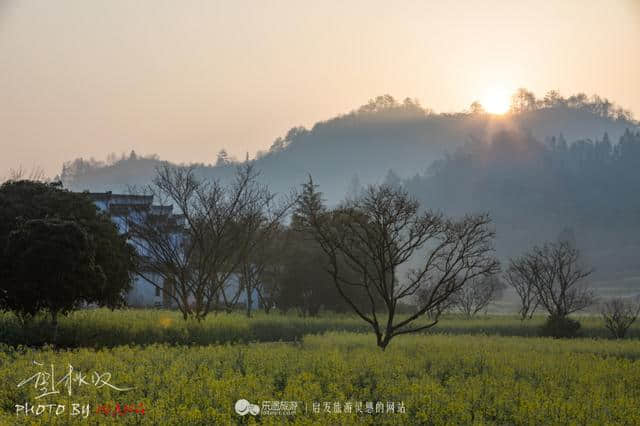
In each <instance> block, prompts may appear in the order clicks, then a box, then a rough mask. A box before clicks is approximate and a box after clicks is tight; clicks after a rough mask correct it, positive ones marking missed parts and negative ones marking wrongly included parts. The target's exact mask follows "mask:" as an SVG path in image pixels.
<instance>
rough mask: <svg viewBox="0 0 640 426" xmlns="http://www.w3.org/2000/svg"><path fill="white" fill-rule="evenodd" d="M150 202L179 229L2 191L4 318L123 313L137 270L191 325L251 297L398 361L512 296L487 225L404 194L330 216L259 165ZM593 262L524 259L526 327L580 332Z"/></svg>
mask: <svg viewBox="0 0 640 426" xmlns="http://www.w3.org/2000/svg"><path fill="white" fill-rule="evenodd" d="M144 192H146V193H150V194H151V195H153V196H154V198H156V199H157V200H158V201H160V202H162V203H166V202H171V203H172V204H173V205H174V206H175V207H176V208H177V210H179V212H180V216H179V218H176V217H175V216H170V215H155V214H148V213H145V211H144V210H140V211H133V212H132V214H131V215H129V219H128V222H127V224H126V229H127V233H126V234H125V235H119V234H118V232H117V228H116V227H115V226H114V224H113V223H112V222H111V220H110V219H109V218H108V217H107V216H105V215H103V214H101V213H98V211H97V209H96V207H95V206H94V205H93V203H92V202H91V200H90V199H89V197H88V196H87V195H86V194H77V193H71V192H68V191H64V190H62V189H61V188H59V187H58V186H56V185H51V184H44V183H38V182H30V181H11V182H7V183H5V184H3V185H2V187H0V215H1V216H2V217H0V219H2V220H0V243H1V246H2V248H3V252H2V258H1V261H0V268H2V269H1V270H2V275H0V276H1V277H2V279H1V281H0V303H2V307H3V308H4V309H8V310H12V311H14V312H16V313H17V314H18V316H19V317H20V318H23V319H24V320H26V319H28V318H29V317H31V316H33V315H35V314H36V313H37V312H40V311H46V312H48V313H49V314H50V315H51V318H52V320H53V323H54V324H55V323H56V318H57V315H59V314H65V313H66V312H68V311H70V310H72V309H75V308H77V307H79V306H82V305H84V304H91V303H95V304H98V305H106V306H110V307H117V306H120V305H122V304H123V303H124V295H125V293H126V292H127V291H128V289H129V285H130V278H131V276H132V274H134V273H135V274H138V275H140V276H142V277H144V278H145V279H146V280H147V281H149V282H150V283H152V284H153V285H155V286H156V287H158V288H159V289H161V290H162V291H165V292H166V296H167V297H170V298H172V300H173V301H174V302H175V304H176V306H177V307H178V309H180V311H181V312H182V314H183V317H184V318H185V319H188V318H195V319H197V320H202V319H203V318H204V317H206V316H207V315H208V314H209V313H210V312H212V311H216V310H231V309H233V308H234V307H236V306H237V305H238V299H239V295H240V293H242V292H244V293H245V294H246V295H247V303H246V306H247V314H248V315H250V313H251V311H250V309H251V305H252V300H251V297H252V295H253V294H254V293H255V294H257V297H258V298H259V301H260V303H261V305H262V306H263V307H264V308H265V310H267V311H268V310H269V309H272V308H274V307H277V308H279V309H281V310H288V309H291V308H298V309H300V310H301V311H302V312H303V313H304V314H310V315H314V314H316V313H318V311H319V310H320V309H322V308H324V309H330V310H334V311H353V312H355V314H356V315H358V316H359V317H360V318H361V319H362V320H364V321H366V322H367V323H368V324H369V325H370V326H371V328H372V330H373V331H374V333H375V336H376V341H377V344H378V346H379V347H380V348H382V349H385V348H386V347H387V346H388V344H389V343H390V341H391V340H392V339H393V338H394V337H395V336H398V335H402V334H407V333H413V332H417V331H421V330H425V329H428V328H430V327H432V326H434V325H435V324H436V323H437V322H438V319H439V316H440V314H441V313H442V312H444V311H446V310H448V309H452V308H457V309H459V310H460V311H462V312H464V313H465V314H466V315H467V316H472V315H474V314H476V313H477V312H480V311H481V310H482V309H485V308H486V306H487V305H488V304H489V303H490V302H491V301H492V300H493V299H494V298H495V297H496V296H497V295H498V294H500V292H501V290H502V288H503V285H502V283H501V281H500V279H499V277H498V274H499V272H500V266H499V262H498V260H497V259H496V257H495V255H494V251H493V250H494V249H493V240H494V235H495V234H494V231H493V229H492V226H491V220H490V218H489V216H488V215H486V214H478V215H465V216H463V217H462V218H459V219H452V218H447V217H445V216H443V215H442V214H440V213H435V212H432V211H428V210H427V211H425V210H424V209H422V208H421V207H420V205H419V203H418V201H417V200H416V199H414V198H413V197H411V196H410V195H409V194H408V193H407V192H406V191H405V190H404V189H403V188H402V187H401V186H400V185H388V184H382V185H377V186H376V185H374V186H369V187H368V188H367V189H365V190H364V191H361V192H360V193H359V194H356V195H354V196H353V197H349V198H348V199H346V200H345V201H343V202H342V203H340V204H339V205H338V206H336V207H335V208H327V207H326V206H325V204H324V202H323V200H322V195H321V193H320V192H319V191H318V190H317V186H316V185H315V184H314V183H313V181H312V179H311V178H310V177H309V180H308V182H306V183H305V184H304V185H303V187H302V191H301V192H300V193H299V194H289V195H287V196H285V197H280V198H278V197H276V196H275V195H274V194H272V193H271V192H270V191H269V189H268V188H267V187H266V186H264V185H261V184H260V183H259V181H258V174H257V173H256V172H255V171H254V169H253V167H252V166H251V164H250V163H246V164H245V165H244V166H242V167H240V168H239V169H238V172H237V174H236V176H235V178H234V180H233V181H232V182H229V183H227V184H225V183H222V182H220V181H206V180H201V179H198V178H197V176H196V175H195V172H194V170H193V169H189V168H170V167H165V168H162V169H160V170H159V171H158V174H157V176H156V178H155V180H154V182H153V184H152V185H150V186H149V187H147V188H145V190H144ZM290 213H291V214H290ZM289 218H290V222H289V223H286V222H287V220H288V219H289ZM579 260H580V259H579V253H578V251H577V250H576V249H575V247H573V245H572V244H570V243H568V242H566V241H559V242H557V243H550V244H546V245H544V246H542V247H535V248H534V249H532V250H531V251H530V252H528V253H526V254H524V255H523V256H521V257H517V258H513V259H511V261H510V262H509V266H508V268H507V270H506V271H505V273H504V280H505V281H506V282H507V283H508V284H510V285H511V286H512V287H513V288H514V289H515V290H516V292H517V293H518V295H519V296H520V298H521V302H522V309H521V311H520V314H521V316H522V318H523V319H524V318H527V317H531V315H532V314H533V312H534V311H535V310H536V308H538V307H539V306H540V307H544V308H545V309H546V310H547V312H548V314H549V321H548V322H547V325H546V327H547V331H548V333H549V334H551V335H554V336H563V335H572V334H575V331H576V330H577V328H576V323H575V322H573V321H572V320H570V319H569V318H568V316H569V315H570V314H572V313H573V312H576V311H578V310H581V309H584V308H585V307H587V306H589V305H590V304H592V303H593V302H594V297H593V294H592V293H591V292H590V291H589V290H588V289H587V288H586V287H585V286H584V285H583V280H584V279H585V278H586V277H587V276H588V275H589V274H590V272H591V271H590V270H588V269H585V268H584V267H582V266H581V264H580V261H579ZM232 276H237V277H238V279H237V283H238V285H237V286H235V287H233V286H230V285H229V282H230V281H231V277H232ZM167 283H171V285H170V287H168V286H167ZM169 288H170V291H169ZM409 306H410V308H409ZM623 308H624V309H622V308H620V307H619V306H617V305H615V304H612V305H610V306H609V308H608V311H607V312H608V313H609V317H608V318H609V321H608V324H610V326H611V327H617V328H616V330H621V328H620V327H621V326H623V325H624V324H626V322H629V315H628V312H627V311H625V309H626V308H625V307H623ZM621 311H622V314H621V313H620V312H621ZM636 316H637V312H636ZM634 319H635V318H634ZM625 321H626V322H625ZM608 326H609V325H608ZM627 327H628V326H627ZM620 333H621V334H624V331H620V332H619V334H620Z"/></svg>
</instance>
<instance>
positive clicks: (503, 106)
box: [482, 88, 511, 114]
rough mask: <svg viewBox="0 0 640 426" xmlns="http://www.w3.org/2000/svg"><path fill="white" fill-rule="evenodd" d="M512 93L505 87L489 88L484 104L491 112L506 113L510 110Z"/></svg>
mask: <svg viewBox="0 0 640 426" xmlns="http://www.w3.org/2000/svg"><path fill="white" fill-rule="evenodd" d="M510 99H511V95H510V93H509V91H508V90H506V89H504V88H492V89H490V90H487V91H486V93H485V95H484V98H483V99H482V105H483V107H484V109H485V110H486V111H487V112H488V113H491V114H504V113H505V112H507V111H508V110H509V105H510Z"/></svg>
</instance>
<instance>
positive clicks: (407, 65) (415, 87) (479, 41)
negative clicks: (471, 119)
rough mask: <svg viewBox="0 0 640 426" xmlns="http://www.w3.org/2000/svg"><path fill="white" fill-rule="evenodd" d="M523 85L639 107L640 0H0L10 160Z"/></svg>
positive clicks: (124, 147)
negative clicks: (389, 100) (382, 98)
mask: <svg viewBox="0 0 640 426" xmlns="http://www.w3.org/2000/svg"><path fill="white" fill-rule="evenodd" d="M521 86H522V87H527V88H529V89H530V90H533V91H534V92H536V94H538V95H543V94H544V92H546V91H547V90H550V89H557V90H560V91H561V92H562V93H563V94H565V95H568V94H571V93H574V92H578V91H582V92H586V93H587V94H592V93H598V94H600V95H601V96H604V97H608V98H609V99H611V100H613V101H615V102H617V103H618V104H620V105H622V106H623V107H625V108H629V109H631V110H632V111H633V113H634V114H635V116H636V118H638V116H639V115H640V1H639V0H619V1H615V0H602V1H599V0H576V1H570V0H563V1H548V2H544V1H541V0H532V1H511V0H509V1H497V0H494V1H491V0H482V1H458V2H456V1H438V2H435V1H426V0H416V1H396V2H391V1H388V0H385V1H374V0H366V1H345V0H340V1H326V0H323V1H314V2H311V1H300V0H292V1H261V0H255V1H239V0H233V1H186V0H181V1H159V0H148V1H131V0H122V1H119V0H102V1H98V0H95V1H87V0H56V1H46V0H41V1H28V0H24V1H12V0H0V177H2V176H4V175H6V174H7V171H8V169H9V168H12V167H13V168H15V167H17V166H20V165H22V166H23V167H26V168H31V167H33V166H41V167H43V168H44V169H45V171H46V172H47V173H48V174H50V175H53V174H55V173H58V172H59V170H60V168H61V165H62V162H63V161H65V160H70V159H73V158H76V157H85V158H88V157H92V156H93V157H96V158H98V159H104V158H105V157H106V155H107V154H108V153H110V152H116V153H122V152H129V151H130V150H131V149H135V150H136V152H138V153H141V154H149V153H157V154H159V155H160V156H161V157H162V158H165V159H170V160H174V161H185V162H186V161H197V162H205V163H210V162H214V161H215V157H216V153H217V151H218V150H219V149H220V148H222V147H226V148H227V149H228V151H229V152H230V153H232V154H234V155H236V156H238V157H243V156H244V153H245V152H246V151H249V152H250V153H251V154H252V155H253V154H254V153H255V151H256V150H259V149H267V148H268V147H269V146H270V145H271V142H272V141H273V140H274V139H275V138H276V137H277V136H280V135H283V134H284V133H285V132H286V131H287V130H288V129H289V128H290V127H293V126H296V125H305V126H310V125H312V124H313V123H315V122H316V121H318V120H324V119H327V118H330V117H331V116H334V115H336V114H338V113H343V112H348V111H349V110H351V109H353V108H355V107H357V106H359V105H361V104H363V103H366V101H367V100H368V99H369V98H371V97H374V96H376V95H380V94H385V93H389V94H391V95H393V96H395V97H396V98H399V99H402V98H404V97H407V96H408V97H416V98H418V99H419V100H420V101H421V103H422V104H423V105H425V106H428V107H431V108H433V109H434V110H435V111H456V110H462V109H464V108H467V107H468V105H469V104H470V103H471V102H472V101H473V100H474V99H484V98H486V96H488V95H487V93H491V91H492V90H499V89H500V88H503V89H507V90H513V89H515V88H517V87H521ZM492 88H496V89H492Z"/></svg>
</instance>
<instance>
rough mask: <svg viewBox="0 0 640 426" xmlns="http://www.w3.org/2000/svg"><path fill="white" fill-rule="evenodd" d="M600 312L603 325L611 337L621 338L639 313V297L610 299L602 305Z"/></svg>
mask: <svg viewBox="0 0 640 426" xmlns="http://www.w3.org/2000/svg"><path fill="white" fill-rule="evenodd" d="M601 313H602V318H603V319H604V323H605V326H606V327H607V329H608V330H609V331H610V332H611V334H612V335H613V337H615V338H616V339H623V338H624V336H625V335H626V334H627V330H629V327H631V325H632V324H633V323H634V322H635V321H636V319H637V318H638V314H640V299H638V298H637V299H636V300H635V301H631V300H625V299H622V298H616V299H612V300H610V301H608V302H605V303H604V304H603V305H602V309H601Z"/></svg>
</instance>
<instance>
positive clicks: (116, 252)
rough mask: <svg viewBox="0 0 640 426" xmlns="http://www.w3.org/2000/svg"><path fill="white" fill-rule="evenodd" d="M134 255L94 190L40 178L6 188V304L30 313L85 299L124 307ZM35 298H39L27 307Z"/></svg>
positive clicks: (0, 204)
mask: <svg viewBox="0 0 640 426" xmlns="http://www.w3.org/2000/svg"><path fill="white" fill-rule="evenodd" d="M135 256H136V254H135V250H134V249H133V247H132V246H131V245H129V244H128V243H127V239H126V236H124V235H119V234H118V229H117V227H116V226H115V225H114V224H113V222H112V221H111V219H110V218H109V217H108V216H106V215H104V214H101V213H99V212H98V210H97V208H96V207H95V205H94V204H93V202H92V201H91V199H90V198H89V197H88V195H87V194H79V193H73V192H70V191H66V190H63V189H61V188H60V187H59V185H55V184H47V183H42V182H34V181H9V182H5V183H4V184H2V186H0V272H1V273H0V293H1V294H2V299H3V304H2V308H4V309H17V307H20V308H19V311H20V312H22V313H25V314H27V315H29V314H31V313H33V312H36V311H38V310H40V309H45V308H46V309H59V310H60V311H61V312H66V311H68V310H69V309H72V308H73V307H75V306H77V304H78V303H80V302H81V301H84V302H86V303H96V304H99V305H102V306H108V307H112V308H113V307H117V306H120V305H122V304H123V303H124V295H125V293H126V291H127V290H128V289H129V288H130V285H131V284H130V275H131V274H132V273H133V271H134V269H135V266H136V260H135ZM40 273H42V275H39V274H40ZM47 273H48V274H49V276H47ZM46 278H48V279H46ZM27 283H29V284H28V285H27ZM56 286H57V287H58V288H59V290H54V291H52V292H49V289H55V288H56ZM60 286H62V287H60ZM24 292H27V293H28V294H25V293H24ZM60 297H62V298H64V299H65V300H64V301H61V300H59V299H58V298H60ZM35 298H39V300H40V302H38V303H32V305H33V306H31V307H28V306H27V305H29V303H31V301H32V300H35ZM19 299H25V300H21V301H20V300H19ZM45 299H46V300H45Z"/></svg>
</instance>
